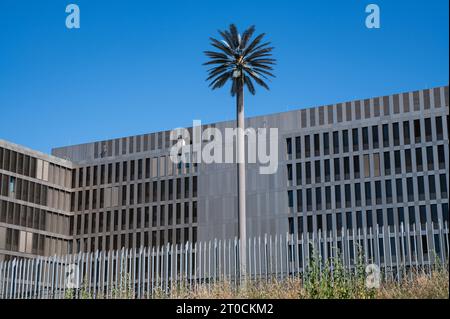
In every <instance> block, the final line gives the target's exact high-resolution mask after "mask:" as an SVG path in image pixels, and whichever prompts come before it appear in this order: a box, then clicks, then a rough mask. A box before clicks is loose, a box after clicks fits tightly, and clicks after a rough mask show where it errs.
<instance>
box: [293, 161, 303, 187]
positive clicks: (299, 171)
mask: <svg viewBox="0 0 450 319" xmlns="http://www.w3.org/2000/svg"><path fill="white" fill-rule="evenodd" d="M295 166H296V168H295V173H296V180H297V186H300V185H302V164H301V163H296V164H295Z"/></svg>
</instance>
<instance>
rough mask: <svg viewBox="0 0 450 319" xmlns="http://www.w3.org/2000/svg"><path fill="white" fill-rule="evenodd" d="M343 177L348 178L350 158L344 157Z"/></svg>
mask: <svg viewBox="0 0 450 319" xmlns="http://www.w3.org/2000/svg"><path fill="white" fill-rule="evenodd" d="M344 179H346V180H349V179H350V158H349V157H344Z"/></svg>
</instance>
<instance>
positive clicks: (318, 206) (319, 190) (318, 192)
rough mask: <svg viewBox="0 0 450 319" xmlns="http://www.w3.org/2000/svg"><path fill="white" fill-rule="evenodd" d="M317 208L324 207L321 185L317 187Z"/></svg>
mask: <svg viewBox="0 0 450 319" xmlns="http://www.w3.org/2000/svg"><path fill="white" fill-rule="evenodd" d="M316 209H317V210H321V209H322V189H321V188H320V187H316Z"/></svg>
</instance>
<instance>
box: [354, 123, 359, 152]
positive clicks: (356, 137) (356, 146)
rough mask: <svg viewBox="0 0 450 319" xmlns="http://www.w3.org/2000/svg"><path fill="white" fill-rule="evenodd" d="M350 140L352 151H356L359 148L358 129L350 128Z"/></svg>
mask: <svg viewBox="0 0 450 319" xmlns="http://www.w3.org/2000/svg"><path fill="white" fill-rule="evenodd" d="M352 140H353V151H354V152H356V151H358V150H359V136H358V129H357V128H354V129H352Z"/></svg>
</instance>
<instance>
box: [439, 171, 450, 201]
mask: <svg viewBox="0 0 450 319" xmlns="http://www.w3.org/2000/svg"><path fill="white" fill-rule="evenodd" d="M439 184H440V187H441V197H442V198H447V197H448V193H447V176H446V175H445V174H440V175H439Z"/></svg>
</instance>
